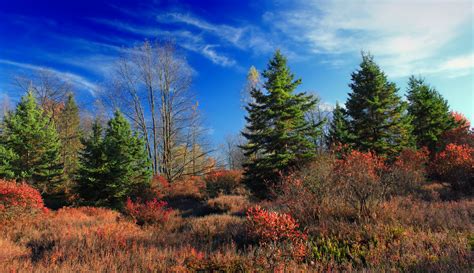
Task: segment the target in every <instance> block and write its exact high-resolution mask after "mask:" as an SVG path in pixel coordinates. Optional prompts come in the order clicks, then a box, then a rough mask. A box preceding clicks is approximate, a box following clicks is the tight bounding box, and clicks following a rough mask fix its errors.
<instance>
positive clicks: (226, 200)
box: [207, 195, 250, 214]
mask: <svg viewBox="0 0 474 273" xmlns="http://www.w3.org/2000/svg"><path fill="white" fill-rule="evenodd" d="M207 205H208V206H209V207H210V208H211V209H212V210H214V211H216V212H220V213H231V214H243V213H244V212H245V211H246V210H247V208H248V207H249V206H250V201H249V200H248V197H247V196H243V195H220V196H218V197H216V198H212V199H209V200H208V201H207Z"/></svg>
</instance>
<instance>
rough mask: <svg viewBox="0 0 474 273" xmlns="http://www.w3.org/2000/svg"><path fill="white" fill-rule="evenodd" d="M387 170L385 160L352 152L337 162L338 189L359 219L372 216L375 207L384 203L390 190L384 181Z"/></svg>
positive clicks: (372, 155) (335, 173)
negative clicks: (355, 211)
mask: <svg viewBox="0 0 474 273" xmlns="http://www.w3.org/2000/svg"><path fill="white" fill-rule="evenodd" d="M386 171H387V166H386V165H385V161H384V159H383V158H382V157H379V156H377V155H376V154H374V153H371V152H365V153H364V152H359V151H357V150H353V151H351V152H350V153H349V154H347V155H345V156H344V157H343V158H342V159H341V160H338V162H337V163H336V167H335V168H334V178H335V181H336V186H337V187H338V189H339V190H340V194H341V196H342V197H343V198H344V199H345V201H346V202H347V203H348V204H349V205H350V206H352V207H353V208H355V209H356V210H357V214H358V216H359V217H369V216H371V214H372V212H373V208H374V206H376V205H377V204H378V203H380V202H381V201H382V199H383V197H384V195H385V194H386V192H387V189H388V187H387V185H386V184H385V183H383V182H384V181H383V179H382V174H383V173H384V172H386Z"/></svg>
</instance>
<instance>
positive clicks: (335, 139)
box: [327, 103, 352, 148]
mask: <svg viewBox="0 0 474 273" xmlns="http://www.w3.org/2000/svg"><path fill="white" fill-rule="evenodd" d="M351 139H352V138H351V135H350V133H349V123H348V119H347V114H346V111H345V110H344V108H342V107H341V106H340V105H339V103H336V108H335V109H334V110H333V112H332V119H331V122H330V124H329V129H328V143H327V145H328V147H329V148H334V147H336V146H337V145H347V144H350V143H351Z"/></svg>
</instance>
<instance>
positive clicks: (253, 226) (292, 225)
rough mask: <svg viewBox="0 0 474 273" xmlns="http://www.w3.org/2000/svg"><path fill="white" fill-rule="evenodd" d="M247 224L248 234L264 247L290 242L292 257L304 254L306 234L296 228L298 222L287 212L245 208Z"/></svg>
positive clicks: (298, 257) (297, 257)
mask: <svg viewBox="0 0 474 273" xmlns="http://www.w3.org/2000/svg"><path fill="white" fill-rule="evenodd" d="M247 226H248V232H249V234H250V236H253V237H254V238H256V239H257V241H258V242H259V243H260V245H262V246H264V247H265V246H271V245H273V244H279V243H282V244H290V246H291V250H292V251H291V253H290V255H291V256H292V257H293V258H296V259H301V258H303V257H304V256H305V255H306V247H305V240H306V239H307V235H306V233H304V232H301V231H300V230H298V228H299V224H298V222H297V221H296V220H295V219H294V218H293V217H292V216H291V215H289V214H287V213H279V212H274V211H267V210H265V209H262V208H261V207H260V206H255V207H252V208H249V209H248V210H247Z"/></svg>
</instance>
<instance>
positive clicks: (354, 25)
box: [0, 0, 474, 143]
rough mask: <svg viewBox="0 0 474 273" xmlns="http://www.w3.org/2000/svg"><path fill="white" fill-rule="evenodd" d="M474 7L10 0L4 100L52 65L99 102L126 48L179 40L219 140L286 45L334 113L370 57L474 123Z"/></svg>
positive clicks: (2, 52)
mask: <svg viewBox="0 0 474 273" xmlns="http://www.w3.org/2000/svg"><path fill="white" fill-rule="evenodd" d="M473 14H474V4H473V2H472V1H469V0H467V1H460V0H459V1H456V0H453V1H448V0H444V1H435V0H433V1H420V0H411V1H409V0H399V1H310V0H307V1H304V0H303V1H282V0H276V1H244V0H240V1H233V0H228V1H226V0H221V1H218V0H215V1H198V0H196V1H103V0H95V1H86V0H82V1H72V0H71V1H45V0H43V1H41V0H30V1H25V0H15V1H0V18H1V22H0V99H3V98H5V97H8V99H9V100H11V101H13V102H15V101H17V100H18V98H19V97H20V96H21V95H22V94H21V93H20V92H19V90H18V88H16V87H15V86H14V84H13V80H12V79H13V77H14V76H15V75H18V74H25V73H31V72H34V71H35V70H37V69H39V68H40V67H46V68H49V69H51V70H53V71H55V72H57V73H59V74H60V75H61V76H63V77H64V78H66V79H68V80H69V81H70V82H71V83H72V84H73V85H74V86H75V89H76V95H77V98H78V100H79V101H80V102H81V104H82V105H84V106H87V105H90V103H91V102H92V101H94V98H95V96H97V94H98V92H100V86H101V84H102V83H103V82H104V79H106V78H107V75H108V74H109V73H110V71H111V69H113V65H114V61H115V58H116V57H117V56H118V55H119V54H120V53H121V52H122V51H123V48H126V47H131V46H133V45H137V44H138V43H140V42H143V40H144V39H150V40H154V39H169V38H172V39H174V40H175V41H176V43H177V45H178V46H179V48H180V51H181V53H182V54H184V55H185V56H186V58H187V61H188V62H189V64H190V66H191V67H192V68H193V70H194V71H195V73H194V79H193V85H192V91H193V92H195V93H196V94H197V97H198V100H199V103H200V106H201V110H202V111H203V112H204V114H205V120H206V124H207V125H208V126H209V127H210V128H212V132H213V133H212V138H213V140H214V142H215V143H219V142H221V141H222V139H223V138H224V136H226V135H227V134H231V133H236V132H238V131H239V130H240V129H241V128H242V127H243V126H244V120H243V116H244V114H245V113H244V112H243V110H242V109H241V107H240V92H241V90H242V88H243V86H244V84H245V77H246V71H247V70H248V68H249V67H250V66H251V65H254V66H255V67H256V68H257V69H259V70H262V69H264V68H265V66H266V62H267V60H268V58H269V57H271V55H272V53H273V51H274V50H275V48H280V49H281V50H282V51H283V52H284V54H286V55H287V57H288V59H289V64H290V66H291V68H292V69H293V71H294V73H295V74H296V75H297V76H299V77H301V78H302V79H303V84H302V85H301V87H300V88H299V90H300V91H309V92H314V93H316V94H318V95H319V96H320V98H321V100H322V102H323V103H324V105H325V106H327V107H328V108H330V107H331V105H334V104H335V103H336V101H339V102H344V101H345V99H346V97H347V93H348V92H349V91H350V90H349V88H348V86H347V85H348V83H349V80H350V73H351V72H352V71H354V69H356V68H357V66H358V64H359V62H360V51H361V50H367V51H370V52H371V53H372V54H373V55H374V56H375V59H376V61H377V62H378V63H379V64H380V66H381V67H382V68H383V70H384V71H385V72H386V74H387V75H388V77H389V79H390V80H392V81H394V82H395V83H397V85H398V87H399V88H400V94H404V93H405V88H406V82H407V79H408V77H409V75H411V74H415V75H421V76H423V77H425V78H426V80H427V82H429V83H430V84H431V85H433V86H434V87H436V88H437V90H438V91H440V92H441V94H442V95H443V96H444V97H445V98H446V99H447V100H448V102H449V104H450V106H451V108H452V109H453V110H455V111H460V112H462V113H464V114H465V115H466V116H467V117H468V118H469V119H470V120H471V121H472V120H474V94H473V93H474V83H473V79H474V72H473V68H474V47H473V43H474V42H473V40H474V37H473V35H474V34H473V33H474V30H473V26H474V21H473V18H474V16H473Z"/></svg>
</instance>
